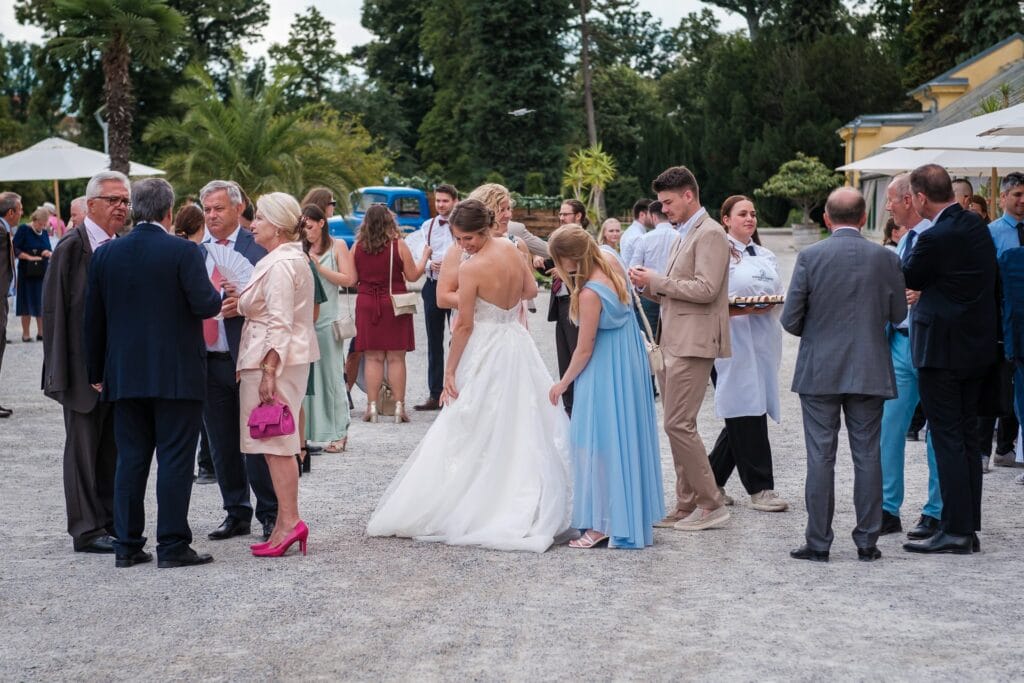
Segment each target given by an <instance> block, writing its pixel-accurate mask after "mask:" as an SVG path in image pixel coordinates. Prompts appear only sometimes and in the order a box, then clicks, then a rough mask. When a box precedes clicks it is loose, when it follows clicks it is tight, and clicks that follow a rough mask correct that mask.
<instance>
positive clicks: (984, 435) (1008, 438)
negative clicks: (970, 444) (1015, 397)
mask: <svg viewBox="0 0 1024 683" xmlns="http://www.w3.org/2000/svg"><path fill="white" fill-rule="evenodd" d="M997 425H998V426H997ZM1019 427H1020V425H1019V423H1018V422H1017V418H1016V417H1015V416H1013V415H1004V416H1003V417H1000V418H999V419H998V421H997V420H996V418H994V417H979V418H978V424H977V430H978V454H979V455H984V456H991V455H992V436H993V434H994V435H995V438H996V453H998V454H999V455H1006V454H1007V453H1010V452H1011V451H1013V444H1014V442H1015V441H1016V440H1017V430H1018V429H1019Z"/></svg>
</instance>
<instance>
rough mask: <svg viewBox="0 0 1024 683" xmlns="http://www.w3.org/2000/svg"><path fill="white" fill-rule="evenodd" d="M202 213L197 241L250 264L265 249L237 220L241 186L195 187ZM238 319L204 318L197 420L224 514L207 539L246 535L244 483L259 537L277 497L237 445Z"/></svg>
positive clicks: (263, 470) (209, 265)
mask: <svg viewBox="0 0 1024 683" xmlns="http://www.w3.org/2000/svg"><path fill="white" fill-rule="evenodd" d="M199 201H200V202H201V203H202V205H203V213H204V215H205V216H206V237H205V238H203V244H220V245H223V246H227V247H230V248H232V249H234V250H235V251H237V252H238V253H240V254H241V255H242V256H244V257H245V258H246V259H248V260H249V263H252V264H253V265H255V264H256V262H257V261H259V260H260V259H261V258H263V257H264V256H266V254H267V250H266V249H264V248H263V247H261V246H260V245H258V244H256V240H255V239H253V236H252V233H251V232H249V231H248V230H246V229H244V228H242V227H241V226H240V225H239V220H238V219H239V216H240V215H241V213H242V211H243V210H244V209H245V203H244V201H243V199H242V191H241V190H240V189H239V187H238V185H236V184H235V183H233V182H230V181H227V180H212V181H210V182H209V183H207V184H206V186H205V187H203V189H202V190H200V191H199ZM206 272H207V276H208V277H212V276H213V261H212V260H211V259H206ZM242 322H243V319H242V318H241V317H239V316H237V315H232V314H231V313H228V312H225V317H224V320H220V321H218V320H207V321H204V323H203V325H204V330H203V333H204V337H205V341H206V406H205V408H204V410H203V421H204V423H205V424H206V433H207V434H208V435H209V437H210V454H211V455H212V457H213V469H214V471H215V472H216V473H217V484H218V485H219V486H220V494H221V498H222V499H223V501H224V510H225V511H226V512H227V516H226V517H225V518H224V521H223V522H222V523H221V525H220V526H219V527H217V528H216V529H215V530H213V531H211V532H210V533H209V538H210V540H213V541H220V540H223V539H226V538H231V537H232V536H243V535H248V534H249V532H250V528H251V524H252V517H253V509H252V503H250V502H249V487H250V485H251V486H252V490H253V493H255V494H256V519H257V520H258V521H259V522H260V524H261V525H262V527H263V540H267V539H268V538H270V533H271V532H272V531H273V530H274V523H275V522H276V520H277V496H276V495H274V486H273V483H272V482H271V480H270V470H269V469H268V468H267V461H266V460H265V459H264V458H263V457H261V456H253V457H247V456H246V455H245V454H243V453H242V451H241V447H240V445H239V433H238V423H239V410H240V408H239V403H238V382H237V381H236V380H235V364H236V362H237V361H238V343H239V340H240V339H241V338H242Z"/></svg>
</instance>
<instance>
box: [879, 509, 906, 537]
mask: <svg viewBox="0 0 1024 683" xmlns="http://www.w3.org/2000/svg"><path fill="white" fill-rule="evenodd" d="M901 531H903V524H902V523H901V522H900V518H899V517H897V516H896V515H890V514H889V513H888V512H886V511H885V510H882V526H881V527H880V528H879V529H878V535H879V536H885V535H886V534H896V533H899V532H901Z"/></svg>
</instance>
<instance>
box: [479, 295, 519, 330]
mask: <svg viewBox="0 0 1024 683" xmlns="http://www.w3.org/2000/svg"><path fill="white" fill-rule="evenodd" d="M521 308H522V303H518V304H516V305H515V306H513V307H512V308H511V309H508V310H506V309H504V308H502V307H501V306H496V305H495V304H492V303H490V302H489V301H484V300H483V299H480V298H477V300H476V308H474V309H473V322H474V323H494V324H498V325H501V324H508V323H514V322H518V321H519V310H520V309H521Z"/></svg>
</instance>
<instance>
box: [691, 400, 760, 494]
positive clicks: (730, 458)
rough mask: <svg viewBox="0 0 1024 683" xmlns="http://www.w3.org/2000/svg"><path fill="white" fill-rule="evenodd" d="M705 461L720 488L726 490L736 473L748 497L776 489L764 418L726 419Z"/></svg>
mask: <svg viewBox="0 0 1024 683" xmlns="http://www.w3.org/2000/svg"><path fill="white" fill-rule="evenodd" d="M708 458H709V459H710V460H711V471H712V472H714V473H715V483H716V484H718V485H719V486H725V482H727V481H729V477H730V476H731V475H732V471H733V469H736V470H738V471H739V473H740V481H741V482H743V488H745V489H746V490H747V493H749V494H751V495H753V494H755V493H758V492H759V491H765V490H768V489H774V488H775V477H774V475H773V473H772V446H771V444H770V443H768V416H767V415H756V416H750V417H727V418H725V427H724V428H723V429H722V432H721V433H720V434H719V435H718V440H717V441H716V442H715V447H714V448H713V449H712V450H711V453H710V454H709V455H708Z"/></svg>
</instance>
